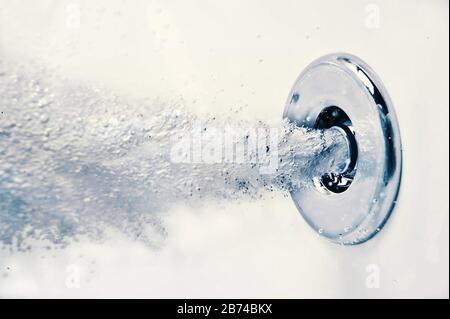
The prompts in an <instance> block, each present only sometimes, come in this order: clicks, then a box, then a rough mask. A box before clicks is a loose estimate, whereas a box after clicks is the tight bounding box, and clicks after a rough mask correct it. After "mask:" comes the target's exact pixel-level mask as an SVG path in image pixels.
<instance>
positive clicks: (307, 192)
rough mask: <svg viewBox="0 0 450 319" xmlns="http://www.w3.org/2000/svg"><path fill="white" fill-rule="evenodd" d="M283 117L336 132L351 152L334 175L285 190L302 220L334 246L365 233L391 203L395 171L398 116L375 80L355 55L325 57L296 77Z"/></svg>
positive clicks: (377, 226) (398, 165)
mask: <svg viewBox="0 0 450 319" xmlns="http://www.w3.org/2000/svg"><path fill="white" fill-rule="evenodd" d="M283 117H284V118H287V119H288V120H289V121H291V122H293V123H295V124H296V125H297V126H301V127H306V128H311V129H331V128H333V129H338V130H339V131H340V132H341V133H342V134H343V135H344V136H345V137H346V139H347V142H348V146H349V150H350V152H349V154H350V158H349V160H348V165H347V166H346V167H345V169H344V170H343V172H342V173H341V174H338V175H336V174H325V175H323V176H317V177H315V178H313V180H312V181H311V187H306V188H304V189H298V190H293V191H292V192H291V196H292V198H293V200H294V202H295V204H296V206H297V208H298V210H299V211H300V213H301V214H302V215H303V217H304V218H305V220H306V221H307V222H308V224H309V225H310V226H311V227H312V228H313V229H315V230H316V231H317V232H318V233H319V234H321V235H322V236H325V237H327V238H328V239H329V240H331V241H333V242H336V243H340V244H345V245H351V244H358V243H362V242H365V241H367V240H369V239H370V238H372V237H373V236H374V235H375V234H377V233H378V232H379V231H380V230H381V228H382V227H383V226H384V224H385V223H386V221H387V219H388V218H389V216H390V214H391V212H392V210H393V208H394V206H395V203H396V200H397V196H398V192H399V188H400V180H401V170H402V150H401V140H400V132H399V128H398V123H397V118H396V116H395V112H394V109H393V107H392V103H391V100H390V98H389V96H388V94H387V92H386V89H385V88H384V86H383V84H382V83H381V81H380V79H379V78H378V77H377V75H376V74H375V73H374V72H373V70H372V69H371V68H370V67H369V66H368V65H367V64H366V63H364V62H363V61H362V60H361V59H359V58H357V57H355V56H352V55H349V54H331V55H327V56H324V57H322V58H319V59H318V60H316V61H314V62H313V63H311V64H310V65H309V66H308V67H307V68H306V69H305V70H304V71H303V72H302V73H301V74H300V76H299V77H298V79H297V81H296V82H295V84H294V86H293V88H292V90H291V92H290V94H289V96H288V100H287V103H286V107H285V110H284V113H283Z"/></svg>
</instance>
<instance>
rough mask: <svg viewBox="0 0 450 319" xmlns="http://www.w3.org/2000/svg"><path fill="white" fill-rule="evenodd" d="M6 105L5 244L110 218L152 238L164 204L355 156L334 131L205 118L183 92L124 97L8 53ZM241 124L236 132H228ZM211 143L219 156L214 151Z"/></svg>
mask: <svg viewBox="0 0 450 319" xmlns="http://www.w3.org/2000/svg"><path fill="white" fill-rule="evenodd" d="M0 112H1V113H0V245H3V246H4V247H5V246H6V247H7V246H13V247H15V248H16V249H20V250H27V249H30V248H31V247H30V246H28V245H27V244H26V239H27V238H33V239H39V240H46V241H48V242H50V243H52V245H62V246H64V245H66V244H67V243H69V242H70V241H71V240H74V239H76V238H78V237H80V236H88V237H90V238H101V237H102V235H103V230H104V229H105V228H108V227H112V228H114V229H117V230H119V231H121V232H123V233H125V234H126V235H129V236H132V237H136V238H137V237H139V239H141V240H144V241H146V242H148V243H149V244H151V243H152V238H151V236H149V235H144V234H143V233H144V232H143V231H142V228H143V227H144V225H146V226H149V225H150V226H151V227H153V229H154V230H155V231H156V232H159V233H164V232H165V230H164V227H163V226H162V225H163V224H162V223H161V221H160V218H161V216H162V215H161V213H163V212H165V211H167V210H168V209H169V206H170V205H172V204H174V203H182V204H183V205H184V204H185V205H193V204H198V203H202V202H205V201H208V200H214V201H219V200H224V201H229V200H236V199H245V200H254V199H258V198H261V197H264V196H271V195H270V194H271V192H273V191H278V192H283V193H285V194H289V192H290V191H292V190H294V189H297V188H301V187H311V186H310V185H311V183H310V180H311V178H312V177H313V176H320V175H321V174H324V173H328V172H338V171H339V170H341V169H342V167H343V165H345V161H346V151H345V150H346V149H345V146H344V145H345V141H344V140H343V138H342V136H341V135H339V134H337V133H336V132H334V131H333V130H327V131H319V130H309V131H308V130H306V129H299V128H295V127H293V126H292V125H291V124H289V123H286V122H282V121H280V124H279V125H278V126H277V127H269V126H268V125H267V124H265V123H263V122H261V121H256V120H255V121H254V122H245V121H238V120H236V119H233V118H231V117H222V118H218V117H215V116H203V117H199V116H196V115H195V114H192V113H191V112H189V111H187V110H186V108H185V107H184V105H183V103H182V101H161V100H158V99H156V100H152V101H150V100H138V99H131V98H128V97H121V96H117V95H115V94H114V93H112V92H111V91H109V90H107V89H103V88H102V89H100V88H97V87H92V86H86V85H80V84H77V83H74V82H71V81H69V80H67V79H65V78H63V77H61V76H59V75H57V74H56V73H55V72H48V70H45V69H43V68H41V67H36V66H33V67H30V66H29V65H26V64H17V63H6V62H5V61H0ZM230 130H231V131H232V132H233V134H234V135H233V136H234V140H233V142H234V143H226V142H225V143H224V142H223V141H224V139H225V138H226V136H227V135H226V134H223V132H228V131H230ZM212 131H213V132H215V133H214V134H211V132H212ZM218 133H220V134H219V135H218ZM261 140H262V141H265V143H263V144H262V145H261V144H258V143H260V142H257V143H256V144H255V143H253V142H255V141H261ZM186 141H187V142H186ZM182 142H183V143H182ZM177 145H178V146H180V145H181V146H183V147H181V152H178V153H177V156H178V157H180V156H181V160H179V158H178V160H177V158H175V157H174V148H175V146H177ZM194 145H197V146H198V145H200V146H202V145H203V149H200V151H199V152H200V153H199V154H196V149H195V148H196V146H194ZM205 145H206V146H205ZM208 145H209V148H208ZM211 145H213V146H215V150H216V155H217V154H219V157H217V156H216V158H215V159H214V160H213V161H211V160H209V161H207V160H205V158H206V155H207V154H205V148H206V150H207V151H208V150H209V151H211V150H212V149H213V148H211ZM239 145H240V146H243V148H242V149H241V150H244V151H245V152H244V153H243V156H244V157H243V159H239V158H238V155H239V154H238V153H239V151H238V148H239V147H240V146H239ZM251 145H257V147H256V148H252V147H250V146H251ZM217 146H219V148H217ZM217 150H219V151H218V152H217ZM197 153H198V150H197ZM202 154H203V155H202ZM225 154H234V155H233V156H234V157H233V156H232V157H228V159H225V157H226V155H225ZM262 155H264V156H262ZM262 158H265V159H269V162H268V161H263V160H262ZM270 160H271V161H270ZM268 164H270V168H271V170H270V171H269V172H264V173H262V169H263V168H267V167H268Z"/></svg>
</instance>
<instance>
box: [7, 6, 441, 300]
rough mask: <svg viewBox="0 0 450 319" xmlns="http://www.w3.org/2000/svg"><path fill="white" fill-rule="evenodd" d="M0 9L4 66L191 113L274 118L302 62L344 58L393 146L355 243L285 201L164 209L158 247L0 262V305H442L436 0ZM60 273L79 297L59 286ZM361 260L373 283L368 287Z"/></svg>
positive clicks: (107, 248)
mask: <svg viewBox="0 0 450 319" xmlns="http://www.w3.org/2000/svg"><path fill="white" fill-rule="evenodd" d="M77 3H79V4H80V7H79V8H80V13H81V15H80V25H79V28H70V27H69V28H68V27H67V24H66V23H67V19H68V14H69V15H70V14H71V13H73V11H71V9H68V7H67V5H68V4H77ZM0 4H1V5H0V53H1V54H2V55H5V56H8V55H15V56H22V57H24V58H34V59H36V60H38V61H44V62H45V63H46V64H49V65H57V66H59V69H60V70H61V71H62V72H65V74H67V76H68V77H70V78H73V79H77V80H79V81H95V82H101V83H103V84H105V85H107V86H109V87H111V88H115V89H116V90H118V91H122V92H126V93H127V94H131V95H136V96H149V97H155V96H159V97H162V98H170V97H173V96H182V97H183V98H184V99H185V100H186V101H188V102H189V101H190V102H192V101H193V100H196V103H195V104H193V103H191V106H192V108H193V109H195V111H197V112H203V111H208V112H217V113H221V112H224V111H223V110H224V109H225V110H227V109H228V108H230V107H234V106H245V105H247V106H246V109H245V110H246V111H245V113H244V114H241V115H242V116H244V117H246V116H248V117H252V116H254V115H255V114H257V115H258V117H260V118H262V119H264V120H267V121H270V120H271V119H273V118H278V117H280V116H281V113H282V109H283V104H284V101H285V99H286V94H287V93H288V92H289V89H290V87H291V85H292V83H293V82H294V80H295V78H296V76H297V75H298V73H299V72H300V71H301V70H302V69H303V68H304V67H305V66H306V65H307V64H308V63H309V62H310V61H311V60H313V59H315V58H317V57H319V56H321V55H323V54H326V53H330V52H336V51H344V52H349V53H352V54H355V55H357V56H359V57H361V58H362V59H364V60H365V61H366V62H367V63H369V65H371V66H372V67H373V68H374V69H375V71H376V72H377V73H378V74H379V75H380V77H381V79H382V80H383V81H384V84H385V86H386V87H387V89H388V91H389V93H390V95H391V97H392V100H393V102H394V106H395V108H396V112H397V116H398V118H399V122H400V129H401V134H402V139H403V146H404V174H403V182H402V189H401V196H400V201H399V205H398V207H397V209H396V210H395V212H394V214H393V216H392V218H391V219H390V221H389V222H388V225H387V226H386V228H385V229H384V230H383V231H382V233H381V234H380V235H379V236H377V237H376V238H375V239H373V240H371V241H370V242H368V243H367V244H364V245H361V246H357V247H339V246H336V245H333V244H329V243H327V242H326V241H324V240H322V239H320V238H319V237H318V236H317V235H316V234H314V233H313V232H312V231H311V230H310V229H309V228H308V227H307V225H306V223H305V222H304V221H303V220H302V218H301V216H300V215H299V214H298V213H297V211H296V209H295V207H294V205H293V203H292V202H291V200H290V198H283V197H281V196H279V197H276V198H274V199H272V200H266V201H263V202H253V203H241V204H239V203H229V204H228V205H226V206H223V205H222V206H218V205H215V204H205V206H204V207H203V208H201V209H198V208H196V209H191V208H189V207H174V208H173V209H172V210H171V211H170V213H169V214H168V215H167V218H166V220H165V224H166V226H167V230H168V234H169V235H168V237H167V239H166V240H165V241H164V242H162V244H161V248H160V249H157V250H155V249H149V248H148V247H145V246H144V245H142V244H140V243H136V242H132V241H129V240H126V239H124V238H121V237H120V236H119V235H117V236H113V237H114V239H112V240H110V241H108V242H107V243H104V244H90V243H87V242H84V243H79V244H76V245H72V246H71V247H69V248H67V249H65V250H61V251H55V252H52V253H48V252H45V253H43V252H42V251H39V250H37V249H35V250H33V251H32V252H31V253H15V254H13V255H11V254H9V253H7V252H5V251H3V252H0V267H1V268H0V276H1V275H2V277H0V297H48V296H54V297H69V296H70V297H72V296H74V297H109V296H114V297H293V298H299V297H358V298H364V297H445V298H448V296H449V286H448V285H449V284H448V283H449V264H448V261H449V258H448V251H449V247H448V243H449V232H448V224H449V219H448V209H449V207H448V206H449V205H448V202H449V200H448V192H449V189H448V188H449V187H448V177H449V174H448V163H449V160H448V144H449V142H448V116H449V114H448V113H449V107H448V105H449V94H448V85H449V83H448V82H449V81H448V75H449V74H448V69H449V65H448V55H449V50H448V36H449V35H448V21H449V20H448V18H449V17H448V2H447V1H395V2H393V1H372V2H365V1H346V2H345V6H344V4H343V2H342V1H341V2H338V1H281V2H275V1H225V2H224V1H222V2H218V1H215V2H212V1H181V0H180V1H151V2H147V1H133V2H132V4H131V3H129V2H125V1H117V0H114V1H110V0H108V1H95V4H94V1H44V0H41V1H36V2H32V3H31V2H30V1H4V0H1V1H0ZM368 4H376V5H378V8H379V10H380V25H379V28H375V29H371V28H368V27H367V26H366V19H367V18H368V13H366V9H367V8H368V7H367V5H368ZM69 8H73V7H70V6H69ZM369 8H372V7H369ZM69 25H70V24H69ZM0 58H1V55H0ZM225 112H226V111H225ZM42 257H44V258H42ZM71 264H77V265H78V266H79V267H80V270H81V277H80V278H81V285H80V288H78V289H76V288H75V289H74V288H72V289H71V288H70V287H68V286H67V285H66V284H65V282H66V279H67V276H68V273H67V272H66V270H67V267H68V266H69V265H71ZM372 264H376V265H378V266H379V270H380V287H379V288H374V289H369V288H367V287H366V279H367V276H368V275H369V273H368V272H366V268H367V267H368V265H372ZM6 267H9V269H6ZM69 270H70V268H69Z"/></svg>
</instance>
